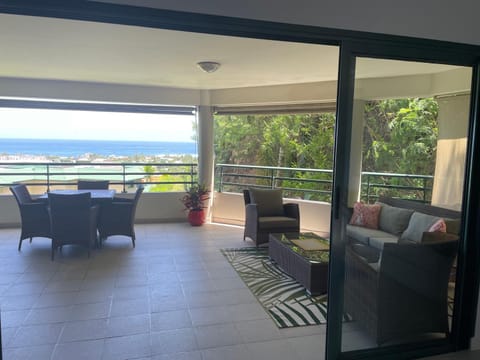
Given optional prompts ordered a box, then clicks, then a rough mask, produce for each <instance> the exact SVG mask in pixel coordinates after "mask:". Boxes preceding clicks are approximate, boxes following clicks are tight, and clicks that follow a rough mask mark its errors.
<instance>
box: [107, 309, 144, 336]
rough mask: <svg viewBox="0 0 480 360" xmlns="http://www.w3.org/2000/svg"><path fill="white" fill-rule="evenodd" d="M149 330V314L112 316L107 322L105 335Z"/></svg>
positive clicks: (133, 333) (124, 334)
mask: <svg viewBox="0 0 480 360" xmlns="http://www.w3.org/2000/svg"><path fill="white" fill-rule="evenodd" d="M149 332H150V314H142V315H132V316H119V317H112V318H110V319H109V320H108V324H107V337H115V336H127V335H135V334H146V333H149Z"/></svg>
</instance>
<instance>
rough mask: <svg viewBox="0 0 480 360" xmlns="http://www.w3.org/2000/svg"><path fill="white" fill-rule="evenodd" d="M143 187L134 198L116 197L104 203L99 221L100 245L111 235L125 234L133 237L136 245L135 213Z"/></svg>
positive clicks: (133, 242)
mask: <svg viewBox="0 0 480 360" xmlns="http://www.w3.org/2000/svg"><path fill="white" fill-rule="evenodd" d="M142 192H143V187H139V188H138V189H137V191H136V193H135V197H134V198H133V199H126V198H120V197H115V198H114V199H113V201H112V202H110V203H105V204H102V209H101V212H100V220H99V223H98V232H99V245H100V246H102V242H103V241H104V240H105V239H106V238H107V237H109V236H113V235H124V236H129V237H131V238H132V245H133V247H135V227H134V223H135V213H136V210H137V204H138V200H139V199H140V195H142Z"/></svg>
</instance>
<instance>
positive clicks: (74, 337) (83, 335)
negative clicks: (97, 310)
mask: <svg viewBox="0 0 480 360" xmlns="http://www.w3.org/2000/svg"><path fill="white" fill-rule="evenodd" d="M106 335H107V320H106V319H96V320H85V321H74V322H69V323H67V324H65V328H64V329H63V332H62V334H61V336H60V339H59V342H60V343H65V342H70V341H81V340H97V339H104V338H105V337H106Z"/></svg>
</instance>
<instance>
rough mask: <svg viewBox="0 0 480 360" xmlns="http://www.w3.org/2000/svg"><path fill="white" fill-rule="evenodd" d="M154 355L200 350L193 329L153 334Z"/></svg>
mask: <svg viewBox="0 0 480 360" xmlns="http://www.w3.org/2000/svg"><path fill="white" fill-rule="evenodd" d="M151 339H152V354H153V355H157V354H174V353H181V352H189V351H194V350H198V347H197V342H196V340H195V334H194V331H193V329H191V328H187V329H179V330H168V331H161V332H154V333H153V332H152V333H151Z"/></svg>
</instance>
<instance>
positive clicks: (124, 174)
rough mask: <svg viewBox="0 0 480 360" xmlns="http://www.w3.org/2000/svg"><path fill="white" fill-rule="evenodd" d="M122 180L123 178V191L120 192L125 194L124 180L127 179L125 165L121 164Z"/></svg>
mask: <svg viewBox="0 0 480 360" xmlns="http://www.w3.org/2000/svg"><path fill="white" fill-rule="evenodd" d="M122 178H123V190H122V192H123V193H126V192H127V189H126V188H125V180H126V179H127V175H126V168H125V164H122Z"/></svg>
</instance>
